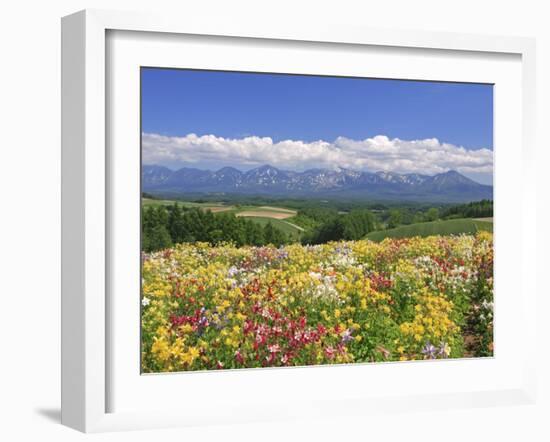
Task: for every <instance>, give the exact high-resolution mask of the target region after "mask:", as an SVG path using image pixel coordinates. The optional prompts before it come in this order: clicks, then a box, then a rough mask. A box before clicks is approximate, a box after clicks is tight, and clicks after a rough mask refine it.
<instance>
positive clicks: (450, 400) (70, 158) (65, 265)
mask: <svg viewBox="0 0 550 442" xmlns="http://www.w3.org/2000/svg"><path fill="white" fill-rule="evenodd" d="M113 31H114V32H140V33H144V34H140V35H145V36H146V35H153V34H146V33H156V34H155V35H156V37H158V36H159V35H160V36H171V37H170V38H174V36H176V37H178V38H185V36H217V37H219V38H222V39H227V40H228V41H230V40H231V39H235V38H237V39H247V40H251V39H253V40H255V41H270V42H273V44H277V42H284V43H285V45H287V46H288V45H290V46H292V45H293V44H296V45H298V44H303V43H304V42H307V43H308V44H312V45H315V44H324V45H327V44H328V45H334V44H336V45H338V47H341V48H345V47H355V48H357V47H367V46H368V47H376V48H377V50H378V51H382V52H384V50H390V49H391V48H401V49H402V50H403V51H405V52H406V51H407V50H411V51H412V50H415V49H426V50H432V51H436V52H438V53H441V54H444V53H457V54H458V53H464V54H465V53H468V54H474V55H475V57H477V58H479V59H481V60H482V59H483V57H484V56H487V57H489V55H490V54H504V55H510V56H515V57H516V58H517V59H518V60H519V63H520V69H521V81H520V83H521V84H520V86H519V87H520V88H521V91H515V92H518V93H519V95H518V97H520V106H521V110H520V111H518V113H517V114H513V115H514V116H517V115H520V116H521V118H518V121H515V122H514V121H512V122H511V123H516V124H517V125H518V131H519V132H518V134H519V142H520V144H521V148H520V147H517V151H514V152H515V153H514V155H516V156H515V158H516V159H519V160H521V164H522V174H523V187H522V188H521V189H520V190H518V192H519V193H518V197H519V198H521V207H522V210H521V216H520V219H519V218H518V220H517V222H518V226H519V228H520V229H521V230H520V231H521V240H518V243H517V245H518V249H517V252H518V253H520V255H521V263H522V271H521V272H522V273H521V274H522V278H521V286H520V291H521V299H520V301H521V302H520V303H519V305H518V306H519V308H518V310H521V312H522V315H521V316H520V318H519V319H518V321H519V323H520V324H521V329H522V331H523V334H522V336H521V337H522V338H525V339H524V342H525V347H526V348H528V347H529V346H532V345H534V344H533V343H534V342H535V339H532V338H533V336H534V333H535V323H534V318H535V316H536V310H535V306H536V296H537V291H536V286H535V283H534V280H533V279H532V278H528V277H527V276H528V272H529V270H528V269H529V265H528V264H530V265H532V263H533V261H534V259H535V256H536V238H535V229H534V228H533V226H534V223H535V220H536V204H537V200H536V192H534V189H535V181H534V180H535V177H534V174H533V173H530V171H531V170H533V168H534V161H535V160H534V158H535V138H534V120H535V119H534V109H535V78H534V77H535V65H534V64H535V43H534V41H533V40H532V39H526V38H517V37H490V36H477V35H464V34H450V33H427V32H416V31H402V32H399V33H397V32H390V31H382V30H375V29H368V28H348V27H345V26H330V27H329V26H317V25H307V26H301V27H294V26H292V25H284V24H273V25H272V26H271V27H265V26H263V25H262V26H258V25H256V24H254V23H251V22H245V21H242V22H235V21H232V22H230V23H229V22H228V23H224V24H223V25H220V24H219V23H210V22H208V21H207V20H200V19H195V18H193V19H192V20H191V19H189V20H187V21H182V20H180V19H179V18H178V17H166V16H153V15H151V14H131V13H122V12H111V11H98V10H91V11H90V10H87V11H82V12H78V13H76V14H73V15H70V16H67V17H65V18H63V21H62V55H63V59H62V122H63V128H62V423H63V424H65V425H67V426H70V427H73V428H76V429H78V430H80V431H84V432H97V431H110V430H121V429H138V428H155V427H166V426H186V425H206V424H211V423H221V422H225V423H232V422H253V421H262V420H266V419H285V418H288V417H293V418H296V417H297V418H302V417H303V418H306V417H315V416H324V415H327V413H328V409H329V407H330V404H331V403H334V402H335V401H337V402H338V410H339V413H341V414H355V415H357V414H368V413H369V412H371V411H373V410H380V409H384V410H387V411H389V412H392V411H403V410H404V411H407V410H414V409H432V408H433V409H436V408H453V407H470V406H489V405H502V404H521V403H532V401H534V398H535V393H536V386H535V372H536V367H535V365H534V362H533V361H532V360H529V359H528V358H524V359H521V361H520V362H521V363H520V364H519V363H518V366H517V367H515V371H514V373H517V378H514V379H513V382H512V380H511V381H510V383H509V384H506V385H504V384H502V386H501V388H496V387H495V386H492V387H490V388H488V389H484V388H482V387H480V386H476V388H475V389H474V390H472V391H466V390H463V391H460V392H458V391H457V392H454V393H450V392H445V391H441V392H438V391H430V392H428V393H427V394H424V395H420V394H414V393H406V392H405V393H403V394H396V393H392V394H387V395H384V394H382V395H380V394H377V395H376V396H372V395H371V396H369V395H367V394H364V395H363V393H361V392H360V393H358V395H356V396H353V397H351V396H349V395H344V394H342V395H341V397H339V396H338V393H337V392H332V394H330V395H327V397H326V398H325V399H323V398H316V399H315V400H316V401H317V402H316V403H315V404H314V405H313V406H312V407H309V408H307V407H302V406H301V405H302V404H298V405H300V406H298V405H297V406H295V407H290V406H286V407H285V406H283V404H282V403H275V404H273V406H272V407H270V408H265V409H263V410H261V411H260V410H259V409H258V408H259V407H257V406H255V404H252V403H247V401H246V396H247V395H243V397H242V398H240V399H237V398H236V399H235V400H236V404H235V407H234V408H233V409H228V410H227V412H223V410H221V409H219V410H216V409H215V407H212V408H211V411H210V412H208V411H207V410H208V408H207V407H202V408H201V407H196V409H195V410H190V409H185V408H181V409H177V410H176V409H174V410H173V411H172V412H167V410H166V409H164V410H163V409H162V408H159V409H157V410H146V409H139V407H137V408H136V409H135V410H126V409H122V410H121V411H118V410H116V409H115V410H114V411H113V409H112V406H111V404H110V403H109V402H110V400H109V396H110V393H111V391H112V389H113V388H114V385H113V383H112V378H113V377H112V373H111V370H112V369H113V367H112V364H113V360H115V359H114V356H113V353H112V351H113V347H112V345H111V341H110V335H112V334H113V333H112V331H113V330H112V329H113V321H116V320H117V318H118V319H121V317H119V316H116V315H114V314H113V313H112V312H111V309H110V307H111V305H112V304H111V302H110V299H109V288H110V277H111V276H112V275H111V274H110V272H111V270H110V269H111V267H110V265H109V264H110V260H111V259H115V258H113V257H112V256H110V253H111V252H112V251H111V252H110V244H111V243H112V242H113V241H114V240H115V239H116V238H113V235H116V232H117V230H116V228H110V223H111V222H112V220H111V217H112V213H115V212H114V211H113V205H112V204H113V202H116V201H117V200H116V198H114V199H113V196H112V195H111V191H112V188H111V186H110V183H109V180H112V175H111V174H112V168H113V167H119V166H113V165H112V164H109V161H110V152H109V150H108V149H109V143H110V136H111V134H110V133H108V131H107V125H106V122H107V121H109V119H110V118H111V117H112V115H111V109H110V108H109V106H108V104H109V96H108V94H109V93H110V89H109V81H111V80H110V79H111V76H110V75H106V72H109V70H108V69H107V68H108V63H110V62H112V60H111V61H109V60H108V57H109V56H113V53H112V52H110V51H109V45H108V41H107V35H108V33H110V32H111V33H112V32H113ZM145 38H147V37H145ZM115 56H116V55H115ZM435 57H437V54H435ZM497 118H498V115H497ZM498 142H499V141H498V138H497V143H498ZM510 160H513V158H512V157H510ZM119 163H120V161H119ZM498 164H499V161H498V160H497V170H498V167H499V166H498ZM502 164H505V161H503V162H502ZM503 167H504V166H503ZM502 170H504V169H502ZM111 184H112V183H111ZM498 192H499V190H498V185H497V187H496V195H498ZM496 201H497V202H496V204H497V205H498V196H497V200H496ZM115 224H116V223H115ZM503 232H505V230H503ZM503 237H504V235H503ZM121 253H125V252H124V251H122V252H121ZM497 253H498V252H497ZM534 267H535V266H532V268H534ZM497 278H498V276H497ZM497 286H498V284H497ZM518 287H519V286H518ZM496 308H497V317H496V321H498V305H497V307H496ZM121 320H123V321H126V320H125V319H124V318H122V319H121ZM529 337H531V339H529ZM498 357H499V356H498V354H496V358H498ZM447 362H448V363H450V364H455V365H454V366H452V367H451V366H450V365H449V366H448V367H447V368H446V369H449V370H455V369H456V370H458V371H464V370H470V372H471V370H473V369H475V368H472V365H471V362H472V361H445V363H447ZM469 363H470V364H469ZM468 364H469V365H468ZM520 365H521V366H520ZM369 366H370V367H371V368H364V366H363V367H361V366H359V367H358V368H351V369H350V368H345V369H346V370H348V371H347V372H346V376H350V377H353V376H359V375H360V370H364V369H365V370H367V369H368V370H371V371H372V370H373V369H372V367H373V365H372V364H369ZM377 367H379V368H376V370H377V373H383V372H389V371H394V373H397V372H398V371H396V370H399V369H398V368H394V367H395V365H390V364H383V365H380V366H377ZM449 367H451V368H449ZM488 368H490V367H488ZM311 369H313V370H316V372H317V376H319V373H324V375H323V376H325V375H326V376H329V375H328V374H327V373H329V372H327V371H326V368H324V367H321V368H316V367H314V368H311V367H310V368H305V369H303V368H302V369H296V370H284V374H281V371H280V370H279V373H277V370H269V371H270V372H271V373H272V374H270V375H269V376H271V377H283V378H284V379H286V382H292V380H291V379H292V378H295V379H301V381H300V382H305V379H306V378H307V377H309V376H308V375H304V374H303V373H305V372H301V371H300V370H311ZM330 369H331V370H333V371H332V373H334V370H342V369H344V367H330ZM322 370H325V371H324V372H323V371H322ZM414 370H418V371H419V372H424V374H421V376H426V373H425V369H424V368H414ZM261 371H263V372H265V370H261ZM432 371H433V370H432ZM464 372H465V371H464ZM257 373H259V372H258V371H255V372H254V374H252V372H251V371H246V370H243V371H242V373H240V374H234V372H233V373H231V372H229V373H223V375H222V376H225V377H219V378H217V379H218V380H217V381H216V382H215V383H217V384H218V385H222V384H223V383H224V382H225V383H227V382H241V383H242V382H243V379H244V378H243V376H249V377H250V378H251V377H252V376H253V377H254V385H256V386H258V385H261V384H262V382H263V383H265V382H272V381H273V380H272V379H269V380H268V377H267V376H264V375H262V374H259V375H258V374H257ZM310 373H312V372H308V374H310ZM136 375H137V376H139V373H136ZM204 375H205V374H204V373H202V374H201V376H203V377H204ZM220 375H221V373H211V374H206V376H209V380H210V381H212V379H213V376H220ZM169 378H170V376H168V375H165V376H162V379H163V380H162V381H157V383H158V382H162V384H163V386H162V388H173V387H174V386H173V385H170V383H171V381H170V380H167V379H169ZM157 379H160V377H158V378H157ZM174 379H175V378H174ZM196 379H198V378H196ZM327 379H329V380H328V381H327V382H330V377H328V378H327ZM198 382H199V381H198ZM159 388H160V387H159ZM436 390H437V389H436ZM159 391H161V390H159ZM162 394H164V393H162ZM228 394H229V391H228ZM237 412H238V413H237ZM331 413H332V414H334V410H332V411H331Z"/></svg>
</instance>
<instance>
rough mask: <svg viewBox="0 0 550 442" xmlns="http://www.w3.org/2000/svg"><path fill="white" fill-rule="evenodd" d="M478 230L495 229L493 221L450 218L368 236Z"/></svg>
mask: <svg viewBox="0 0 550 442" xmlns="http://www.w3.org/2000/svg"><path fill="white" fill-rule="evenodd" d="M478 230H487V231H490V232H492V231H493V223H492V222H489V221H478V220H474V219H468V218H462V219H450V220H446V221H432V222H427V223H418V224H411V225H408V226H401V227H397V228H395V229H390V230H380V231H376V232H371V233H369V234H368V235H367V236H366V238H368V239H370V240H372V241H382V240H383V239H384V238H409V237H412V236H430V235H453V234H455V235H456V234H459V233H475V232H477V231H478Z"/></svg>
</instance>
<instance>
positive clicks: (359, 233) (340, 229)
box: [302, 210, 375, 244]
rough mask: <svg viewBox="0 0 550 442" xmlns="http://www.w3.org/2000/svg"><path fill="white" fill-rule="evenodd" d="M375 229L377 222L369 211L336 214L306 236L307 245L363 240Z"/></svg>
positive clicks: (304, 240) (304, 238)
mask: <svg viewBox="0 0 550 442" xmlns="http://www.w3.org/2000/svg"><path fill="white" fill-rule="evenodd" d="M374 228H375V220H374V217H373V215H372V213H371V212H370V211H368V210H352V211H351V212H350V213H348V214H336V215H334V216H332V217H329V218H328V220H327V221H325V222H324V223H322V224H320V225H319V226H318V227H317V228H316V229H315V230H313V231H312V232H311V233H310V234H308V235H304V237H303V239H302V242H303V243H305V244H322V243H326V242H329V241H338V240H341V239H344V240H354V239H360V238H363V237H364V236H365V235H366V234H367V233H369V232H372V231H373V230H374Z"/></svg>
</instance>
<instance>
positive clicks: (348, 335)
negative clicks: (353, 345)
mask: <svg viewBox="0 0 550 442" xmlns="http://www.w3.org/2000/svg"><path fill="white" fill-rule="evenodd" d="M352 339H353V336H351V330H350V329H349V328H348V329H346V330H345V331H344V333H342V344H346V343H348V342H349V341H351V340H352Z"/></svg>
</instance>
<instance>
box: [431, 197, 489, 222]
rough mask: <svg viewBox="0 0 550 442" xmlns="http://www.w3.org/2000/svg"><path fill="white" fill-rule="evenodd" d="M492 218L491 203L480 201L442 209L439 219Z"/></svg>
mask: <svg viewBox="0 0 550 442" xmlns="http://www.w3.org/2000/svg"><path fill="white" fill-rule="evenodd" d="M492 216H493V201H492V200H481V201H473V202H471V203H468V204H460V205H457V206H452V207H448V208H446V209H444V210H443V211H442V212H441V218H443V219H452V218H490V217H492Z"/></svg>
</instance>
